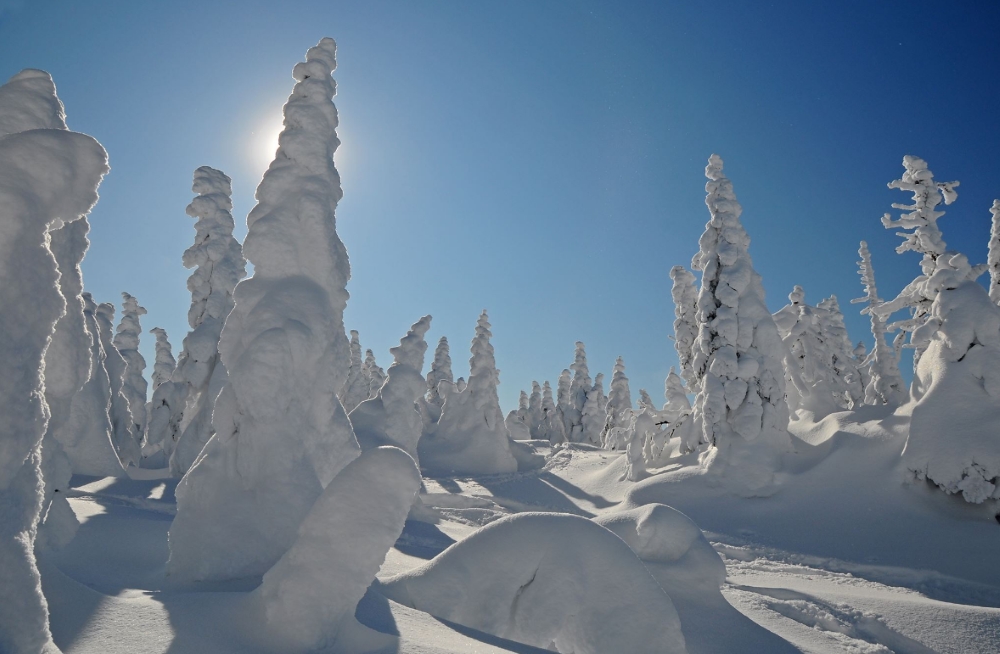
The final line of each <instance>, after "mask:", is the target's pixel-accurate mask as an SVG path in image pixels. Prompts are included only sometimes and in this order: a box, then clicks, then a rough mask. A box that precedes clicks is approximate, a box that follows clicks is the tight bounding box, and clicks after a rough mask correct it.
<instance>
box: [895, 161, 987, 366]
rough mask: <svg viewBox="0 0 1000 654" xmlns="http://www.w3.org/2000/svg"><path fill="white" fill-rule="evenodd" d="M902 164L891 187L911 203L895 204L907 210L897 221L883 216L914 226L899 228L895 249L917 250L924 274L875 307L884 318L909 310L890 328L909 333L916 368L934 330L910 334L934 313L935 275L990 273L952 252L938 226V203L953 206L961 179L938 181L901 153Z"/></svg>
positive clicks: (924, 166)
mask: <svg viewBox="0 0 1000 654" xmlns="http://www.w3.org/2000/svg"><path fill="white" fill-rule="evenodd" d="M903 168H904V172H903V176H902V177H901V178H900V179H897V180H894V181H892V182H889V188H893V189H899V190H900V191H908V192H910V193H911V194H912V196H913V199H912V202H913V204H908V205H907V204H898V203H893V205H892V206H893V208H894V209H900V210H902V211H903V212H904V213H902V214H901V215H900V217H899V219H898V220H893V219H892V217H891V216H890V214H888V213H886V214H885V215H883V216H882V225H883V227H885V228H886V229H903V230H912V231H902V232H896V234H897V235H898V236H902V237H903V243H902V244H901V245H899V247H897V248H896V252H899V253H900V254H902V253H903V252H907V251H913V252H917V253H919V254H921V255H923V257H922V258H921V260H920V270H921V272H922V274H921V275H919V276H918V277H917V278H916V279H914V280H913V281H912V282H910V283H909V284H907V285H906V287H905V288H904V289H903V290H902V291H900V293H899V295H898V296H896V297H895V298H894V299H892V300H889V301H888V302H884V303H882V304H881V305H879V306H878V307H877V309H876V310H877V311H878V312H879V313H880V314H881V316H882V318H883V320H885V319H887V318H888V317H889V316H890V315H892V314H893V313H895V312H897V311H900V310H904V309H905V310H908V311H909V313H910V317H909V318H907V319H904V320H899V321H897V322H894V323H891V324H889V325H887V326H886V329H887V331H894V330H896V329H899V330H900V331H901V332H902V333H904V334H910V335H911V336H910V343H909V346H910V347H912V348H913V366H914V370H916V366H917V364H918V363H919V361H920V356H921V355H922V354H923V352H924V349H925V348H926V346H927V343H929V342H930V341H929V339H930V336H932V334H929V333H927V330H921V334H923V340H921V341H915V340H914V339H913V337H912V334H913V333H914V332H915V331H916V330H917V329H919V328H920V327H921V326H922V325H923V324H924V323H925V322H927V318H928V316H929V315H930V310H931V305H932V304H933V302H934V298H935V297H937V293H938V289H939V288H940V282H939V281H938V280H937V279H935V277H937V276H939V275H943V276H945V277H947V278H949V279H950V278H952V277H954V276H955V275H956V274H958V275H960V276H962V277H964V278H965V279H966V280H969V281H972V280H975V279H977V278H978V277H979V276H980V275H982V274H983V273H984V272H986V269H987V266H986V265H985V264H983V265H980V266H975V267H972V266H969V263H968V260H966V259H965V257H964V256H963V255H959V254H958V253H956V252H949V251H948V250H947V246H946V245H945V242H944V238H943V237H942V234H941V229H940V228H939V227H938V224H937V221H938V219H939V218H941V216H943V215H944V212H943V211H938V210H937V207H938V205H939V204H941V202H942V201H943V202H944V203H945V204H946V205H949V204H951V203H952V202H954V201H955V200H956V199H957V198H958V192H957V191H956V190H955V189H956V188H957V187H958V182H935V181H934V173H932V172H931V171H930V169H928V167H927V162H926V161H924V160H923V159H921V158H920V157H914V156H912V155H906V156H905V157H903Z"/></svg>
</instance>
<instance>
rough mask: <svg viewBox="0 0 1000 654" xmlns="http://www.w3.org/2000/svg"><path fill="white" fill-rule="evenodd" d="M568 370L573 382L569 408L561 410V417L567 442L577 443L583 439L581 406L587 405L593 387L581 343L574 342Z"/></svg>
mask: <svg viewBox="0 0 1000 654" xmlns="http://www.w3.org/2000/svg"><path fill="white" fill-rule="evenodd" d="M569 369H570V370H571V371H573V381H572V382H571V383H570V387H569V408H568V410H566V409H564V410H563V417H564V418H565V419H566V420H567V421H568V424H567V426H566V428H567V434H569V440H570V441H572V442H574V443H578V442H581V441H583V440H584V439H585V434H584V433H583V406H584V405H585V404H586V403H587V392H588V391H589V390H590V389H591V387H592V386H593V381H591V379H590V370H589V369H588V367H587V350H586V347H585V346H584V344H583V343H582V342H581V341H577V342H576V352H575V354H574V356H573V364H572V365H570V367H569Z"/></svg>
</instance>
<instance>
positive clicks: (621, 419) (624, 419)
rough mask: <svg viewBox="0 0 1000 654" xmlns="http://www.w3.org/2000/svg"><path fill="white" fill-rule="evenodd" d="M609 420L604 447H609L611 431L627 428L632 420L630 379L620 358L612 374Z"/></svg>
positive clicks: (607, 410) (607, 411)
mask: <svg viewBox="0 0 1000 654" xmlns="http://www.w3.org/2000/svg"><path fill="white" fill-rule="evenodd" d="M605 412H606V413H607V420H606V421H605V423H604V431H603V432H602V436H601V440H602V444H603V445H604V447H609V443H608V436H609V434H611V430H613V429H616V428H620V427H625V426H626V425H628V423H629V422H630V421H631V420H632V391H630V390H629V387H628V377H626V376H625V361H624V360H623V359H622V358H621V357H618V358H617V359H616V360H615V368H614V371H613V372H612V373H611V389H610V390H609V391H608V404H607V407H605Z"/></svg>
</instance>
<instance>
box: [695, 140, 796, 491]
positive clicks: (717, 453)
mask: <svg viewBox="0 0 1000 654" xmlns="http://www.w3.org/2000/svg"><path fill="white" fill-rule="evenodd" d="M705 175H706V177H708V180H709V181H708V183H707V184H706V185H705V190H706V191H707V197H706V199H705V204H707V205H708V210H709V213H710V214H711V220H709V222H708V223H707V224H706V225H705V232H704V234H702V236H701V239H700V241H699V246H700V251H699V252H698V254H696V255H695V257H694V260H693V261H692V264H691V265H692V268H694V269H695V270H699V271H701V273H702V277H701V290H700V293H699V295H698V315H697V318H698V325H699V331H698V337H697V339H696V340H695V345H694V353H695V354H694V366H693V367H694V371H695V375H696V377H697V378H698V379H699V380H700V381H698V382H697V383H696V384H695V386H696V388H698V395H697V397H696V399H695V407H694V410H695V418H696V420H697V421H698V423H699V424H700V425H701V427H702V430H703V435H704V440H705V441H706V442H707V443H710V444H711V445H713V446H714V447H713V451H712V452H710V454H709V457H708V458H707V459H706V462H707V463H708V465H709V468H715V469H717V470H720V471H725V476H726V478H727V481H729V482H732V483H733V484H734V487H736V488H739V489H740V490H741V491H749V492H751V493H752V492H754V491H755V490H757V489H758V488H760V487H763V486H767V485H769V484H770V483H771V482H772V481H773V471H774V469H775V467H776V466H777V454H778V453H779V452H781V451H784V450H787V449H789V447H790V439H789V436H788V406H787V404H785V377H784V370H783V367H782V359H783V358H784V357H783V349H784V348H783V346H782V343H781V339H780V337H779V336H778V328H777V327H776V326H775V324H774V319H773V318H772V317H771V313H770V312H769V311H768V310H767V305H766V304H765V303H764V287H763V285H762V284H761V279H760V275H759V274H757V272H756V271H755V270H754V268H753V262H752V261H751V259H750V253H749V246H750V237H749V236H748V235H747V233H746V231H745V230H744V229H743V225H742V224H741V223H740V213H741V212H742V208H741V207H740V205H739V203H738V202H737V201H736V195H735V194H734V193H733V185H732V182H730V181H729V179H727V178H726V177H725V175H723V173H722V159H721V158H719V156H718V155H714V154H713V155H712V156H711V158H710V159H709V162H708V166H707V167H706V168H705ZM727 468H728V470H727ZM737 468H739V471H737Z"/></svg>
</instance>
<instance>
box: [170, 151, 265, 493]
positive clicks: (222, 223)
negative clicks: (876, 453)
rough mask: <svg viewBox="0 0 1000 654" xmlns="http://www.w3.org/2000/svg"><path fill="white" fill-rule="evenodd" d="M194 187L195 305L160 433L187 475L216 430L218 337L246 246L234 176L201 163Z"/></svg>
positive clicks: (189, 255)
mask: <svg viewBox="0 0 1000 654" xmlns="http://www.w3.org/2000/svg"><path fill="white" fill-rule="evenodd" d="M191 190H192V191H194V192H195V193H196V194H197V195H196V196H195V198H194V199H193V200H192V201H191V203H190V204H189V205H188V206H187V208H186V209H185V212H186V213H187V215H188V216H190V217H192V218H197V221H196V222H195V224H194V228H195V237H194V243H193V244H192V245H191V247H189V248H188V249H187V250H185V251H184V257H183V262H184V267H186V268H194V269H195V270H194V272H193V273H191V276H190V277H188V282H187V286H188V290H189V291H191V308H190V309H189V310H188V325H189V326H190V327H191V331H190V332H188V334H187V336H186V337H185V338H184V345H183V349H182V350H181V353H180V355H179V356H178V359H177V369H176V370H175V371H174V374H173V377H172V380H171V383H173V384H174V388H173V389H169V390H170V392H171V394H173V395H174V397H173V398H172V400H171V403H170V417H169V419H168V421H167V423H166V425H164V428H165V430H166V431H165V432H163V433H158V434H157V435H156V437H157V439H158V441H159V442H161V443H162V444H163V448H164V452H165V454H166V456H168V457H169V459H170V470H171V472H172V473H173V474H174V475H178V476H179V475H183V474H184V473H185V472H187V471H188V469H189V468H190V467H191V464H193V463H194V460H195V458H197V456H198V454H200V453H201V450H202V448H203V447H205V443H207V442H208V439H209V438H210V437H211V435H212V434H213V433H214V431H213V429H212V411H213V409H214V408H215V400H216V398H217V397H218V396H219V392H220V391H221V390H222V387H223V386H224V385H225V383H226V379H227V377H228V374H227V373H226V366H225V365H223V363H222V361H221V359H220V357H219V338H220V337H221V334H222V326H223V324H224V323H225V321H226V316H228V315H229V313H230V311H232V310H233V289H234V288H235V287H236V284H237V283H239V281H240V280H241V279H243V278H244V277H245V276H246V266H247V262H246V259H244V258H243V247H242V246H241V245H240V243H239V241H237V240H236V239H235V238H233V228H234V226H235V223H234V221H233V214H232V209H233V201H232V194H233V189H232V181H231V180H230V179H229V176H227V175H226V174H225V173H223V172H222V171H221V170H216V169H215V168H212V167H210V166H201V167H200V168H198V169H196V170H195V171H194V180H193V183H192V186H191ZM166 392H167V391H165V393H166Z"/></svg>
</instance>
